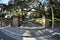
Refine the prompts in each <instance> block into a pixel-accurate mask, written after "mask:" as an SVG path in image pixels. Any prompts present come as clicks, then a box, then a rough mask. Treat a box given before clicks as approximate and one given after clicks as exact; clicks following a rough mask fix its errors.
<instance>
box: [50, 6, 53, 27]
mask: <svg viewBox="0 0 60 40" xmlns="http://www.w3.org/2000/svg"><path fill="white" fill-rule="evenodd" d="M50 8H51V13H52V28H54V12H53V8H52V5H50Z"/></svg>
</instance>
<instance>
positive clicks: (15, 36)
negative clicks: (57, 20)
mask: <svg viewBox="0 0 60 40" xmlns="http://www.w3.org/2000/svg"><path fill="white" fill-rule="evenodd" d="M59 31H60V30H59V28H53V29H51V28H46V29H42V30H27V29H21V28H16V27H9V28H2V29H1V28H0V39H3V40H25V39H26V38H28V39H31V40H45V39H46V40H48V39H49V40H52V39H55V38H56V39H55V40H57V39H59V38H60V36H58V35H56V36H55V35H53V34H54V33H58V32H59ZM59 35H60V34H59ZM58 37H59V38H58Z"/></svg>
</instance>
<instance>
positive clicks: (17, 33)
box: [3, 29, 21, 36]
mask: <svg viewBox="0 0 60 40" xmlns="http://www.w3.org/2000/svg"><path fill="white" fill-rule="evenodd" d="M3 30H4V31H7V32H9V33H11V34H14V35H18V36H21V35H20V34H18V33H14V32H11V31H9V30H7V29H3Z"/></svg>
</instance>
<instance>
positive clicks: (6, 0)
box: [1, 0, 9, 4]
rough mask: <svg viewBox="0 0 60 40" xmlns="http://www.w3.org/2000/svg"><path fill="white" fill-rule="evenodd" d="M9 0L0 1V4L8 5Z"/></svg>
mask: <svg viewBox="0 0 60 40" xmlns="http://www.w3.org/2000/svg"><path fill="white" fill-rule="evenodd" d="M8 1H9V0H1V3H4V4H8Z"/></svg>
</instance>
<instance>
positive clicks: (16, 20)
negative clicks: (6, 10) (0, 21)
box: [13, 16, 18, 27]
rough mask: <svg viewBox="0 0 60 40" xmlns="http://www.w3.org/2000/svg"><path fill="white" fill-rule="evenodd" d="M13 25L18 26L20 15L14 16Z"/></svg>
mask: <svg viewBox="0 0 60 40" xmlns="http://www.w3.org/2000/svg"><path fill="white" fill-rule="evenodd" d="M13 26H14V27H18V17H17V16H16V17H15V16H14V17H13Z"/></svg>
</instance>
